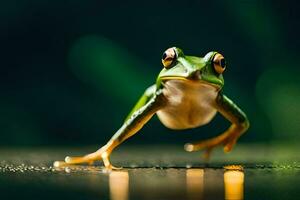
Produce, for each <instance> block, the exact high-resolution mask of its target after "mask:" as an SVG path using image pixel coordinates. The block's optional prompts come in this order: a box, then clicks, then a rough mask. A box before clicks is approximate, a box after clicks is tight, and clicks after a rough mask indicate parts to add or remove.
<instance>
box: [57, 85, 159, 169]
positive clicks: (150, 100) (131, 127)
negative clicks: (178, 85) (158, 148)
mask: <svg viewBox="0 0 300 200" xmlns="http://www.w3.org/2000/svg"><path fill="white" fill-rule="evenodd" d="M163 98H164V97H163V94H162V90H161V89H158V90H157V91H155V90H154V87H153V86H152V87H150V88H149V89H148V90H146V92H145V94H144V95H143V96H142V97H141V98H140V100H139V101H138V103H137V104H136V106H135V107H134V109H133V111H132V112H131V113H130V115H129V116H128V117H127V118H126V120H125V122H124V124H123V125H122V127H121V128H120V129H119V130H118V131H117V132H116V133H115V134H114V135H113V136H112V138H111V139H110V140H109V141H108V143H107V144H106V145H104V146H103V147H101V148H100V149H99V150H97V151H96V152H94V153H91V154H87V155H85V156H82V157H69V156H67V157H66V158H65V162H64V161H56V162H55V163H54V166H56V167H59V166H64V165H67V164H79V163H93V161H96V160H101V159H102V160H103V163H104V165H105V167H106V168H110V169H112V168H114V167H113V166H112V165H111V163H110V161H109V156H110V154H111V153H112V151H113V149H114V148H116V147H117V146H118V145H119V144H121V143H122V142H123V141H125V140H126V139H128V138H129V137H131V136H132V135H134V134H135V133H137V132H138V131H139V130H140V129H141V128H142V127H143V125H144V124H145V123H146V122H147V121H148V120H149V119H150V118H151V117H152V116H153V115H154V114H155V113H156V111H158V110H159V109H160V108H161V107H162V106H163V105H164V103H163V102H164V101H163Z"/></svg>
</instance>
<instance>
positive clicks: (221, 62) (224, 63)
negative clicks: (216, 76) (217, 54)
mask: <svg viewBox="0 0 300 200" xmlns="http://www.w3.org/2000/svg"><path fill="white" fill-rule="evenodd" d="M220 65H221V67H222V68H224V67H225V66H226V61H225V59H224V58H222V59H221V60H220Z"/></svg>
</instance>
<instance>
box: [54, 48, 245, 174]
mask: <svg viewBox="0 0 300 200" xmlns="http://www.w3.org/2000/svg"><path fill="white" fill-rule="evenodd" d="M162 64H163V69H162V70H161V72H160V73H159V75H158V77H157V79H156V83H155V84H154V85H152V86H150V87H149V88H147V89H146V90H145V92H144V94H143V95H142V96H141V97H140V99H139V100H138V102H137V103H136V105H135V106H134V108H133V109H132V111H131V112H130V113H129V115H128V116H127V118H126V119H125V121H124V123H123V125H122V126H121V128H120V129H119V130H118V131H117V132H116V133H115V134H114V135H113V136H112V138H111V139H110V140H109V141H108V142H107V144H105V145H104V146H103V147H101V148H100V149H99V150H97V151H95V152H93V153H90V154H87V155H85V156H82V157H69V156H67V157H66V158H65V161H56V162H54V166H56V167H59V166H65V165H69V164H79V163H89V164H92V163H93V162H94V161H96V160H102V161H103V163H104V166H105V167H106V168H107V169H116V168H115V167H114V166H113V165H112V164H111V163H110V160H109V157H110V154H111V153H112V151H113V150H114V149H115V148H116V147H117V146H118V145H120V144H121V143H122V142H124V141H125V140H126V139H128V138H130V137H131V136H133V135H134V134H136V133H137V132H138V131H139V130H140V129H141V128H142V127H143V126H144V124H146V123H147V122H148V121H149V120H150V119H151V117H152V116H153V115H154V114H156V115H157V116H158V118H159V120H160V121H161V122H162V124H164V125H165V126H166V127H168V128H170V129H176V130H182V129H190V128H196V127H199V126H202V125H204V124H207V123H209V122H210V121H211V120H212V119H213V117H214V116H215V115H216V113H217V112H219V113H220V114H221V115H223V116H224V117H225V118H226V119H227V120H229V121H230V122H231V123H232V124H231V126H230V127H229V128H228V129H227V130H226V131H225V132H224V133H222V134H220V135H218V136H216V137H214V138H211V139H207V140H203V141H198V142H192V143H188V144H185V145H184V148H185V150H186V151H189V152H191V151H197V150H205V153H204V156H205V158H208V157H209V155H210V153H211V150H212V149H213V148H214V147H217V146H220V145H223V146H224V151H225V152H229V151H231V149H232V148H233V146H234V145H235V143H236V142H237V139H238V138H239V137H240V136H241V135H242V134H243V133H244V132H245V131H246V130H247V129H248V128H249V121H248V119H247V116H246V114H245V113H244V112H243V111H242V110H241V109H240V108H239V107H238V106H237V105H236V104H235V103H234V102H233V101H232V100H230V99H229V98H228V97H227V96H225V95H224V94H223V92H222V88H223V86H224V79H223V75H222V74H223V72H224V71H225V68H226V61H225V58H224V57H223V55H222V54H220V53H218V52H214V51H212V52H209V53H207V54H206V55H205V56H204V57H196V56H187V55H184V53H183V51H182V50H181V49H179V48H177V47H172V48H169V49H167V50H166V51H165V52H164V53H163V55H162Z"/></svg>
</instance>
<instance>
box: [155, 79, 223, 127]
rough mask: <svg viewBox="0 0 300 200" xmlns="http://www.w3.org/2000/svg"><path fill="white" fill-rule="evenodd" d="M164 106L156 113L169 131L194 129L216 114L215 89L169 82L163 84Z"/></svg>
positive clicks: (188, 83)
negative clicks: (165, 100)
mask: <svg viewBox="0 0 300 200" xmlns="http://www.w3.org/2000/svg"><path fill="white" fill-rule="evenodd" d="M163 93H164V96H165V97H166V98H167V104H166V106H165V107H164V108H163V109H161V110H159V111H158V112H157V115H158V118H159V119H160V121H161V122H162V123H163V124H164V125H165V126H166V127H168V128H171V129H187V128H194V127H198V126H201V125H204V124H206V123H208V122H209V121H210V120H211V119H212V118H213V117H214V116H215V114H216V112H217V110H216V109H215V99H216V97H217V95H218V91H217V89H216V88H215V87H213V86H211V85H207V84H205V83H201V82H191V81H184V80H169V81H167V82H166V83H164V89H163Z"/></svg>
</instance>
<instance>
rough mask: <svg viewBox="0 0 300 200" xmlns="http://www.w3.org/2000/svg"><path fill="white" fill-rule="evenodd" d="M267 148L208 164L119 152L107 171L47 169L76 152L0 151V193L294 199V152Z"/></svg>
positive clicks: (117, 199)
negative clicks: (69, 153) (116, 167)
mask: <svg viewBox="0 0 300 200" xmlns="http://www.w3.org/2000/svg"><path fill="white" fill-rule="evenodd" d="M273 148H274V147H259V148H257V147H256V148H254V149H255V151H256V153H257V155H256V156H253V155H252V156H250V153H253V147H252V146H249V147H248V146H246V147H239V148H237V149H236V151H235V152H233V153H232V154H225V155H223V154H221V152H217V153H215V156H214V158H213V160H212V161H211V163H209V164H205V163H203V162H202V161H201V160H200V159H199V154H188V153H187V154H186V153H185V152H184V151H182V150H180V148H177V147H165V146H162V147H156V148H155V149H156V150H153V149H152V148H150V147H149V148H142V147H134V148H127V149H126V148H124V149H123V150H121V151H118V152H116V154H115V156H113V157H114V159H113V162H114V163H116V164H118V165H121V164H122V165H123V166H124V168H123V169H122V170H118V171H111V172H108V171H105V170H104V169H103V168H102V166H100V165H97V166H69V167H65V168H53V167H52V166H51V161H53V160H56V159H57V158H58V157H61V156H62V155H64V153H65V152H66V151H69V152H70V151H73V152H76V153H78V154H80V153H81V150H80V151H76V150H57V149H56V150H55V149H29V150H24V149H22V150H20V149H19V150H0V152H1V160H2V161H1V164H0V192H1V197H3V198H9V199H20V198H22V199H62V198H72V199H112V200H128V199H199V200H201V199H236V200H238V199H294V197H296V196H298V195H300V190H299V189H300V187H299V180H300V165H299V157H298V156H297V154H296V152H297V151H296V152H295V150H297V148H296V149H291V148H288V149H286V148H285V151H283V149H281V150H280V148H276V149H277V151H276V150H275V149H274V150H272V149H273ZM158 150H161V153H160V154H158V153H156V151H158ZM278 150H280V151H278ZM280 152H281V153H280ZM298 152H299V151H298ZM247 155H248V162H245V160H243V159H242V158H243V157H244V156H247ZM140 156H141V157H143V158H144V159H142V158H141V157H140ZM239 156H240V157H239ZM260 156H261V157H260ZM263 158H265V159H263ZM274 158H277V161H274V160H273V159H274ZM255 159H256V160H255ZM262 161H265V162H262ZM238 162H239V163H238ZM176 163H178V165H176ZM184 163H186V166H183V164H184Z"/></svg>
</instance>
